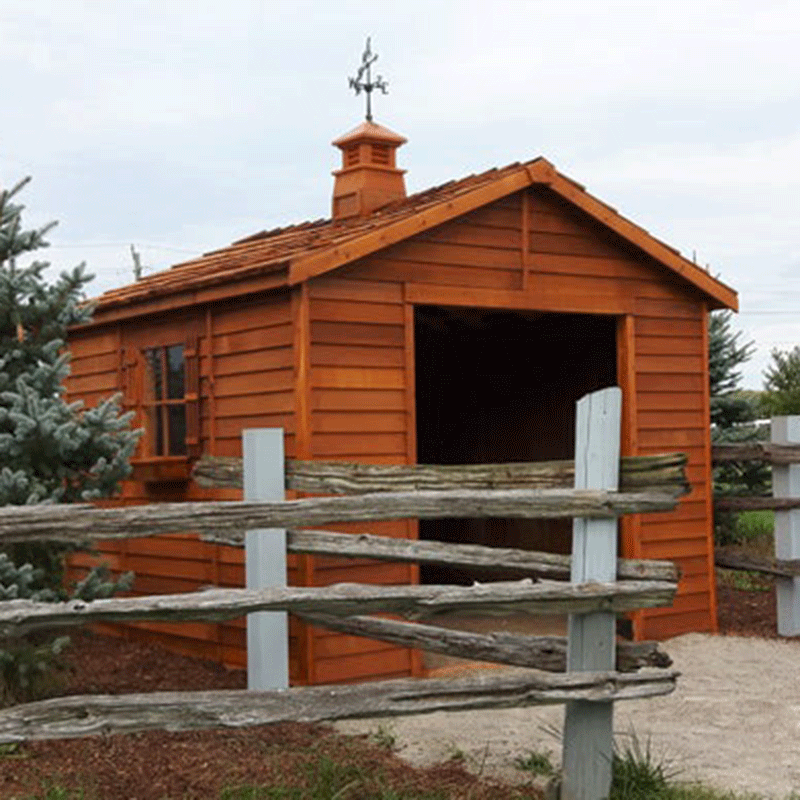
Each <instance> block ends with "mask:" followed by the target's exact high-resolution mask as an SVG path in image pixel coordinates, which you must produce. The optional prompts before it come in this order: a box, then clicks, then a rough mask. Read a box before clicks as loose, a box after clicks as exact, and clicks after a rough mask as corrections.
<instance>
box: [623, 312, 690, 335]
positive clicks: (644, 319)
mask: <svg viewBox="0 0 800 800" xmlns="http://www.w3.org/2000/svg"><path fill="white" fill-rule="evenodd" d="M634 328H635V331H636V338H637V340H640V339H645V338H646V337H651V336H653V337H666V338H668V339H678V338H681V337H689V338H692V339H695V340H697V341H700V340H702V338H703V322H702V320H701V319H700V318H699V317H696V318H695V317H690V318H685V317H684V318H681V319H671V318H670V317H664V316H660V315H658V316H652V317H648V316H637V317H636V318H635V321H634Z"/></svg>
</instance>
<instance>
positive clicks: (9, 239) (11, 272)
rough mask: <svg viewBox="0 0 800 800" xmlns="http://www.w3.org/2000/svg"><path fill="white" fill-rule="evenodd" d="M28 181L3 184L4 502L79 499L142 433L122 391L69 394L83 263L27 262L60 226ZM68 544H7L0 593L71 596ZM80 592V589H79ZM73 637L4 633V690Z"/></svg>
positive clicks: (110, 485)
mask: <svg viewBox="0 0 800 800" xmlns="http://www.w3.org/2000/svg"><path fill="white" fill-rule="evenodd" d="M27 182H28V181H27V180H25V181H22V182H20V183H19V184H17V185H16V186H15V187H14V188H12V189H10V190H7V191H2V192H0V506H3V505H27V504H34V503H69V502H74V501H86V500H92V499H95V498H99V497H104V496H108V495H110V494H112V493H113V492H114V490H115V489H116V488H117V486H118V484H119V481H120V480H121V479H122V478H124V477H125V476H126V475H127V474H128V472H129V470H130V466H129V459H130V457H131V455H132V454H133V451H134V448H135V446H136V440H137V436H138V434H137V432H134V431H131V430H130V415H128V414H120V409H119V406H118V401H117V398H113V397H112V398H109V399H108V400H106V401H104V402H102V403H100V404H99V405H98V406H97V407H96V408H91V409H84V408H82V404H81V403H79V402H78V403H67V402H66V401H65V399H64V387H63V382H64V379H65V378H66V376H67V374H68V372H69V354H68V352H67V350H66V336H67V329H68V328H69V326H71V325H75V324H79V323H84V322H87V321H89V319H90V318H91V307H90V306H89V305H88V304H87V303H86V302H85V298H84V291H83V290H84V287H85V286H86V284H87V283H88V282H89V281H90V280H91V277H92V276H90V275H88V274H86V272H85V271H84V268H83V267H82V266H80V267H77V268H75V269H74V270H72V271H71V272H64V273H62V274H61V275H60V276H59V277H58V278H57V279H55V280H54V281H52V282H48V281H47V280H46V278H45V275H44V271H45V270H46V269H47V267H48V266H49V264H47V263H46V262H44V261H36V260H34V261H32V262H31V263H28V264H26V265H21V264H20V263H19V257H20V256H24V255H26V254H29V253H33V252H34V251H36V250H39V249H40V248H43V247H46V246H47V243H46V241H45V236H46V235H47V233H48V231H49V230H50V229H51V228H52V227H53V225H52V224H51V225H47V226H45V227H43V228H40V229H38V230H25V229H24V228H23V223H22V211H23V207H22V206H21V205H19V204H18V203H17V202H16V198H17V195H18V193H19V192H20V190H21V189H22V188H23V186H24V185H25V184H26V183H27ZM63 555H64V549H63V548H60V547H54V546H50V545H46V544H43V545H35V546H26V547H22V546H8V547H5V548H4V552H2V553H0V600H10V599H14V598H30V599H35V600H55V599H63V598H64V597H65V596H66V595H65V594H64V592H63V589H62V586H61V578H62V570H61V567H62V560H63ZM114 588H115V584H114V583H113V582H111V581H108V580H106V579H105V576H104V574H103V572H102V571H98V570H95V571H92V572H91V573H90V574H89V575H88V576H87V578H86V579H85V580H84V581H82V582H81V585H79V586H78V587H76V589H75V591H76V592H77V593H78V594H79V595H80V596H82V597H84V598H85V599H90V598H91V597H96V596H100V595H107V594H109V593H110V592H111V591H113V589H114ZM73 596H74V595H73ZM63 644H64V640H63V638H62V639H56V640H53V639H49V640H47V639H46V640H44V641H36V642H27V643H25V642H23V643H12V642H0V671H1V674H2V684H3V685H2V687H0V689H2V694H4V695H6V696H8V695H14V694H15V695H17V696H19V695H22V696H26V695H29V694H30V693H31V692H32V691H33V690H34V689H35V685H36V684H37V683H38V682H39V680H40V678H42V677H44V676H45V675H46V673H47V671H48V669H49V663H50V661H51V660H52V657H53V656H54V655H56V654H57V653H58V652H59V651H60V649H61V648H62V647H63Z"/></svg>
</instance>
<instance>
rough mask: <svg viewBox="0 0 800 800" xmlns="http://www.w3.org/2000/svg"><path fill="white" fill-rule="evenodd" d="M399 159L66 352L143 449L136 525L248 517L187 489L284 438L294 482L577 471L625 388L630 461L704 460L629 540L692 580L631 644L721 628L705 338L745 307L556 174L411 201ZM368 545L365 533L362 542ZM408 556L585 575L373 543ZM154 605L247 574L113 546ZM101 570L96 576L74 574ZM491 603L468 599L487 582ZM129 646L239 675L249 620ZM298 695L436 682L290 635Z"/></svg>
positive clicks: (143, 301)
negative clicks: (582, 452)
mask: <svg viewBox="0 0 800 800" xmlns="http://www.w3.org/2000/svg"><path fill="white" fill-rule="evenodd" d="M404 141H405V140H404V139H403V138H402V137H401V136H398V135H397V134H395V133H393V132H391V131H389V130H388V129H386V128H384V127H382V126H380V125H377V124H374V123H372V122H364V123H362V124H361V125H359V126H358V127H357V128H356V129H355V130H353V131H352V132H351V133H349V134H347V135H346V136H343V137H342V138H340V139H338V140H336V141H335V142H334V144H335V145H336V146H337V147H338V148H339V149H340V150H341V154H342V164H341V168H340V169H339V170H337V171H336V172H335V173H334V175H335V183H334V194H333V213H332V218H331V219H325V220H320V221H316V222H306V223H302V224H298V225H294V226H291V227H287V228H281V229H277V230H271V231H265V232H263V233H258V234H255V235H253V236H250V237H248V238H247V239H243V240H241V241H239V242H236V243H234V244H232V245H231V246H229V247H225V248H223V249H221V250H217V251H214V252H211V253H208V254H206V255H204V256H203V257H202V258H198V259H196V260H194V261H190V262H187V263H183V264H178V265H177V266H175V267H173V268H172V269H169V270H167V271H164V272H161V273H158V274H154V275H150V276H148V277H146V278H144V279H142V280H140V281H138V282H136V283H133V284H131V285H129V286H125V287H122V288H120V289H116V290H113V291H110V292H107V293H106V294H104V295H103V296H102V297H100V298H99V301H98V305H97V311H96V313H95V317H94V321H93V322H92V323H91V324H90V325H86V326H83V327H80V328H76V329H75V330H74V331H73V332H72V335H71V338H70V349H71V351H72V376H71V378H70V379H69V383H68V391H69V395H70V398H71V399H77V398H82V399H84V400H85V401H86V402H87V403H88V404H93V403H95V402H96V401H97V400H99V399H100V398H103V397H107V396H108V395H109V394H110V393H111V392H114V391H122V393H123V396H124V399H125V404H126V405H127V407H129V408H131V409H133V410H135V412H136V415H137V420H138V424H139V425H141V426H143V427H144V429H145V431H146V435H145V436H144V438H143V441H142V445H141V448H140V451H139V453H138V456H137V459H136V463H135V470H134V474H133V479H132V480H130V481H128V482H127V483H126V484H125V486H124V491H123V494H122V498H121V500H120V502H125V503H139V502H157V501H160V500H183V499H187V500H188V499H202V498H218V499H236V498H238V497H239V496H240V495H239V494H238V493H237V492H235V491H234V490H208V489H202V488H200V487H199V486H197V485H196V484H194V483H193V482H192V481H191V480H190V479H189V473H190V468H191V463H192V461H193V459H194V458H196V457H197V456H198V455H200V454H214V455H225V456H237V455H240V454H241V452H240V448H241V444H240V442H241V432H242V430H243V429H246V428H257V427H282V428H283V429H284V430H285V432H286V441H285V446H286V453H287V456H289V457H295V458H300V459H342V460H355V461H365V462H374V463H414V462H419V463H469V462H504V461H527V460H530V461H532V460H543V459H553V458H571V457H572V452H573V426H574V407H575V401H576V400H577V399H578V398H579V397H580V396H582V395H583V394H585V393H586V392H589V391H592V390H594V389H598V388H601V387H604V386H609V385H614V384H618V385H619V386H620V387H621V388H622V390H623V393H624V410H623V414H624V432H623V443H622V446H623V453H624V454H626V455H636V454H654V453H660V452H669V451H684V452H686V453H687V454H688V456H689V467H688V476H689V480H690V481H691V483H692V492H691V494H690V495H688V496H687V497H686V498H685V499H684V500H683V501H682V502H681V504H680V508H679V510H678V511H677V512H675V513H670V514H652V515H648V516H647V517H641V518H637V517H632V518H626V520H625V521H624V522H623V524H622V533H621V548H622V553H623V555H625V556H629V557H643V558H667V559H673V560H675V561H677V562H678V563H679V564H680V567H681V569H682V572H683V579H682V581H681V585H680V590H679V594H678V597H677V599H676V602H675V605H674V606H673V607H672V608H666V609H650V610H646V611H642V612H638V613H637V614H636V615H635V618H634V620H633V628H634V635H635V637H636V638H665V637H669V636H672V635H675V634H679V633H684V632H687V631H713V630H714V629H715V627H716V607H715V594H714V580H713V576H714V570H713V560H712V496H711V478H710V472H711V465H710V441H709V394H708V391H709V390H708V372H707V352H708V338H707V319H708V313H709V311H710V310H712V309H718V308H732V309H735V308H736V306H737V298H736V294H735V292H734V291H732V290H731V289H730V288H728V287H727V286H725V285H724V284H722V283H720V282H719V281H717V280H715V279H714V278H713V277H711V276H710V275H709V274H708V273H707V272H706V271H705V270H703V269H701V268H699V267H698V266H697V265H695V264H694V263H692V262H691V261H689V260H687V259H685V258H683V257H682V256H681V255H680V253H679V252H678V251H676V250H674V249H672V248H671V247H669V246H667V245H665V244H663V243H662V242H660V241H658V240H657V239H655V238H654V237H653V236H651V235H650V234H649V233H647V232H646V231H645V230H643V229H642V228H640V227H637V226H636V225H635V224H633V223H632V222H630V221H629V220H627V219H626V218H624V217H622V216H621V215H620V214H619V213H618V212H617V211H615V210H614V209H613V208H610V207H609V206H607V205H605V204H604V203H603V202H601V201H600V200H598V199H597V198H595V197H593V196H592V195H591V194H589V193H588V192H587V191H586V190H585V189H584V188H583V187H582V186H580V185H579V184H577V183H575V182H574V181H573V180H571V179H569V178H567V177H566V176H564V175H563V174H561V173H559V172H558V171H557V170H556V169H555V168H554V167H553V165H551V164H550V163H549V162H548V161H546V160H545V159H543V158H536V159H534V160H532V161H528V162H526V163H515V164H511V165H510V166H507V167H503V168H502V169H492V170H489V171H488V172H484V173H482V174H479V175H472V176H469V177H467V178H463V179H461V180H456V181H452V182H450V183H447V184H444V185H442V186H438V187H435V188H431V189H428V190H426V191H423V192H420V193H418V194H415V195H412V196H406V192H405V186H404V180H403V171H402V170H400V169H398V168H397V166H396V161H395V155H396V151H397V149H398V148H399V147H400V145H402V144H403V143H404ZM342 529H344V530H350V531H353V530H363V529H364V527H363V526H360V527H359V526H350V527H346V526H343V527H342ZM369 530H370V531H371V532H374V533H380V534H385V535H387V536H395V537H408V538H413V537H417V536H419V537H422V538H429V539H441V540H455V541H465V542H478V543H486V544H493V545H509V546H511V545H513V546H522V547H529V548H532V549H549V550H552V551H562V552H563V551H568V549H569V546H570V534H569V531H570V527H569V525H568V524H565V523H564V522H563V521H552V522H546V523H542V522H540V521H518V520H514V521H503V520H488V521H486V520H484V521H479V520H463V521H460V520H459V521H447V522H444V521H442V522H436V521H429V522H424V523H419V524H417V523H415V522H411V521H400V522H385V523H379V524H373V525H370V526H369ZM102 550H103V553H104V556H105V559H106V560H107V561H110V562H111V563H112V566H113V567H114V568H116V569H120V570H127V569H131V570H133V571H134V572H135V573H136V575H137V581H136V589H137V591H139V592H143V593H159V592H174V591H188V590H192V589H194V588H196V587H197V586H201V585H209V584H211V585H219V586H239V585H242V582H243V567H242V551H241V550H238V549H236V548H232V547H226V546H218V545H212V544H208V543H201V542H198V541H196V539H195V538H194V537H192V536H191V535H189V534H176V535H175V536H174V537H162V538H155V539H148V540H136V541H128V542H123V543H109V544H108V545H107V546H104V547H103V548H102ZM81 563H83V562H82V561H81V560H80V559H78V562H77V566H78V567H80V564H81ZM289 577H290V582H291V583H293V584H296V585H324V584H328V583H333V582H339V581H364V582H382V583H393V582H397V583H400V582H408V581H414V580H417V579H421V580H423V581H434V580H436V581H438V580H452V581H459V580H464V578H465V576H463V575H459V574H452V573H449V574H445V575H442V574H441V573H435V572H430V573H429V572H427V571H423V574H422V575H421V576H419V575H418V574H417V573H416V571H415V569H414V568H412V567H409V566H406V565H394V564H379V563H370V562H365V561H361V562H343V561H337V560H335V559H332V558H316V557H310V556H297V557H291V558H290V576H289ZM470 579H471V578H470ZM127 635H129V636H136V637H147V638H149V639H152V640H154V641H160V642H162V643H163V644H165V645H166V646H169V647H171V648H173V649H175V650H178V651H180V652H184V653H188V654H192V655H199V656H203V657H207V658H213V659H218V660H220V661H222V662H224V663H226V664H229V665H232V666H241V665H243V664H244V659H245V651H244V647H245V644H244V626H243V622H241V621H240V622H238V623H229V624H222V625H216V624H199V623H192V624H184V625H180V626H175V625H166V624H158V623H141V624H138V625H135V626H133V625H132V626H129V627H128V628H127ZM290 638H291V642H290V652H291V665H290V667H291V676H292V680H293V682H295V683H298V684H300V683H322V682H330V681H342V680H347V681H350V680H362V679H366V678H378V677H390V676H400V675H407V674H416V673H419V671H420V663H419V660H418V657H417V655H416V654H415V653H414V652H412V651H409V650H405V649H402V648H397V647H392V646H389V645H383V644H380V643H378V642H374V641H371V640H367V639H360V638H353V637H348V636H344V635H339V634H333V633H328V632H323V631H317V630H314V629H310V628H307V627H305V626H303V625H300V624H298V623H297V622H296V621H295V620H293V621H292V624H291V627H290Z"/></svg>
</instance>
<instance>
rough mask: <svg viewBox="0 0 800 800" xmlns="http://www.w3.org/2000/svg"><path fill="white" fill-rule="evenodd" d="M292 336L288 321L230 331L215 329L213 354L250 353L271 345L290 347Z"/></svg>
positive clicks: (265, 348)
mask: <svg viewBox="0 0 800 800" xmlns="http://www.w3.org/2000/svg"><path fill="white" fill-rule="evenodd" d="M292 337H293V331H292V326H291V324H289V323H282V324H280V325H275V326H273V327H262V328H254V329H252V330H243V331H234V332H231V333H220V332H219V331H218V330H217V331H215V332H214V343H213V344H214V354H215V355H220V356H221V355H225V354H227V353H245V352H248V353H250V352H253V351H255V350H267V349H269V348H272V347H291V344H292Z"/></svg>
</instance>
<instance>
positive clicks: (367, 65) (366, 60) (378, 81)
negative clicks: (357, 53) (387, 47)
mask: <svg viewBox="0 0 800 800" xmlns="http://www.w3.org/2000/svg"><path fill="white" fill-rule="evenodd" d="M377 60H378V56H377V55H373V53H372V50H371V49H370V37H369V36H368V37H367V47H366V49H365V50H364V55H363V56H361V66H360V67H359V68H358V75H356V77H355V78H348V80H349V82H350V88H351V89H355V92H356V95H359V94H361V92H365V93H366V95H367V121H368V122H372V92H373V90H374V89H380V90H381V91H382V92H383V93H384V94H386V93H387V92H386V89H387V87H388V86H389V84H388V83H386V81H385V80H384V79H383V78H382V77H381V76H380V75H378V76H377V77H376V78H375V80H374V81H373V80H372V65H373V64H374V63H375V62H376V61H377ZM365 76H366V80H364V77H365Z"/></svg>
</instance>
